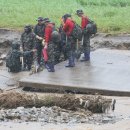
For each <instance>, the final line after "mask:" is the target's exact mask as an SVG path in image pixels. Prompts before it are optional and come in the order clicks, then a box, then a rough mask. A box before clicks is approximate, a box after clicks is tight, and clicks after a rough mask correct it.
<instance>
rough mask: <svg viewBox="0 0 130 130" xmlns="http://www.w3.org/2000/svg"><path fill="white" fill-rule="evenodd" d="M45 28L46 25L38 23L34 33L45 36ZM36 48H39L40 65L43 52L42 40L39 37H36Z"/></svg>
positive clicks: (38, 59) (38, 60) (38, 58)
mask: <svg viewBox="0 0 130 130" xmlns="http://www.w3.org/2000/svg"><path fill="white" fill-rule="evenodd" d="M44 30H45V25H44V24H42V25H38V24H37V25H36V26H35V28H34V33H35V34H36V35H38V36H39V37H42V38H43V37H44ZM35 48H36V49H37V62H38V64H39V65H40V63H41V54H42V41H41V40H39V39H36V41H35Z"/></svg>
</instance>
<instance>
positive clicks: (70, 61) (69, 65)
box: [65, 56, 75, 67]
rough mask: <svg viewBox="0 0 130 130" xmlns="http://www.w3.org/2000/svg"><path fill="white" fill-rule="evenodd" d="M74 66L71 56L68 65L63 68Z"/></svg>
mask: <svg viewBox="0 0 130 130" xmlns="http://www.w3.org/2000/svg"><path fill="white" fill-rule="evenodd" d="M74 66H75V63H74V57H73V56H71V57H69V63H68V65H66V66H65V67H74Z"/></svg>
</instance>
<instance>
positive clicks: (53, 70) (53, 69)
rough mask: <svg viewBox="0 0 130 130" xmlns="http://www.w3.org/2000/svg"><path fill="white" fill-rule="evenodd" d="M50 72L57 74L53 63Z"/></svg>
mask: <svg viewBox="0 0 130 130" xmlns="http://www.w3.org/2000/svg"><path fill="white" fill-rule="evenodd" d="M48 72H55V68H54V64H53V63H50V69H49V70H48Z"/></svg>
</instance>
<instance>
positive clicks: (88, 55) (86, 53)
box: [80, 52, 90, 62]
mask: <svg viewBox="0 0 130 130" xmlns="http://www.w3.org/2000/svg"><path fill="white" fill-rule="evenodd" d="M89 60H90V52H89V53H88V52H85V53H84V57H83V58H82V59H81V60H80V61H81V62H84V61H89Z"/></svg>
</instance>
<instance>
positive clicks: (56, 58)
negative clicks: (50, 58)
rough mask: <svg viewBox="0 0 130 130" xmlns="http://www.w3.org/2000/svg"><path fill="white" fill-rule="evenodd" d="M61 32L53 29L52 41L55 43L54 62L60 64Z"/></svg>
mask: <svg viewBox="0 0 130 130" xmlns="http://www.w3.org/2000/svg"><path fill="white" fill-rule="evenodd" d="M60 40H61V38H60V34H59V32H58V31H56V30H55V31H53V32H52V34H51V41H52V42H53V44H54V64H55V65H56V64H58V63H59V62H60V56H61V44H60Z"/></svg>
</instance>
